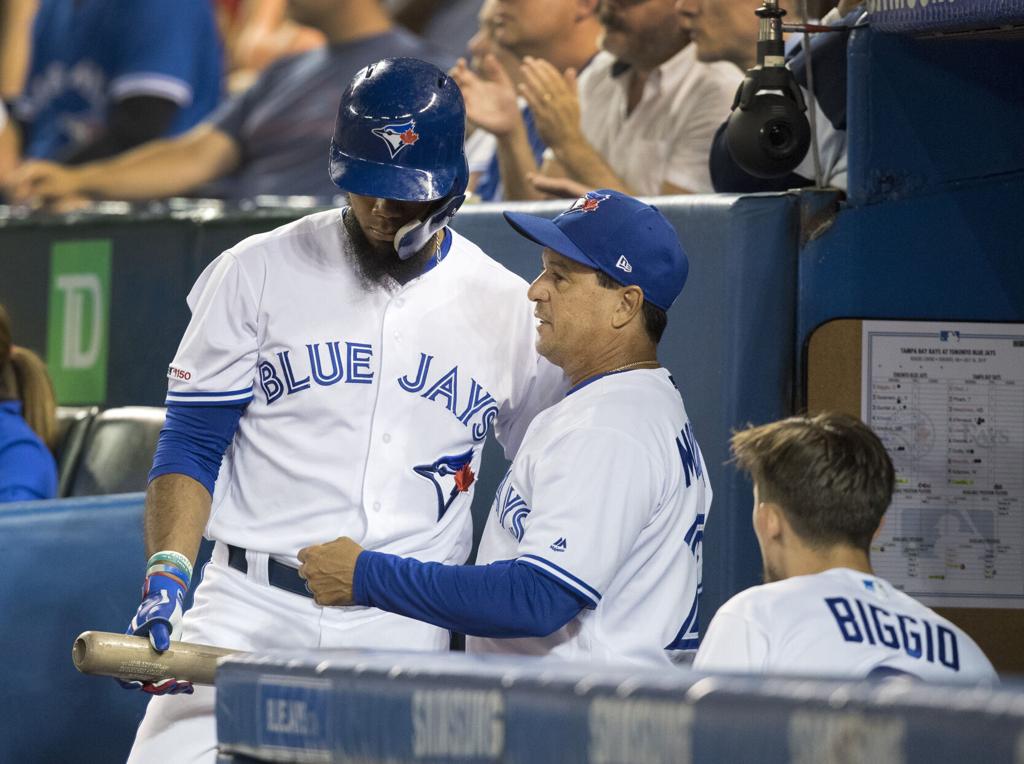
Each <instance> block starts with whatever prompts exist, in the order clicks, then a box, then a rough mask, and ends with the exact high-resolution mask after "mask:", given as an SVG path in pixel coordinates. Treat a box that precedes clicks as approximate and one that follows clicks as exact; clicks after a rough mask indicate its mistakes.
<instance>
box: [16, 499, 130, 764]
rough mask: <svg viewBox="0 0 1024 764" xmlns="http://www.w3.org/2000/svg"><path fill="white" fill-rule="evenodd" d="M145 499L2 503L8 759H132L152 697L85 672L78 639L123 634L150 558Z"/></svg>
mask: <svg viewBox="0 0 1024 764" xmlns="http://www.w3.org/2000/svg"><path fill="white" fill-rule="evenodd" d="M142 502H143V495H142V494H141V493H132V494H122V495H118V496H97V497H90V498H84V499H55V500H53V501H38V502H25V503H19V504H4V505H0V560H3V563H2V565H3V586H0V613H2V614H3V628H2V629H0V677H3V685H4V690H3V692H0V720H2V721H0V725H2V729H3V732H2V734H0V761H26V762H28V761H32V762H36V761H38V762H44V761H67V762H95V761H124V759H125V758H126V757H127V755H128V749H129V748H130V746H131V742H132V739H133V737H134V734H135V727H136V726H137V724H138V722H139V720H140V719H141V718H142V713H143V710H144V708H145V704H146V696H143V694H142V693H129V692H126V691H125V690H122V689H121V688H119V687H118V686H117V685H116V684H115V682H114V681H113V680H112V679H105V678H101V677H89V676H84V675H82V674H79V673H78V672H77V671H76V670H75V667H74V666H73V665H72V663H71V645H72V643H73V641H74V638H75V637H76V636H77V635H78V634H79V633H81V632H83V631H86V630H88V629H96V630H101V631H118V632H122V631H124V630H125V627H126V626H127V625H128V620H129V619H130V618H131V616H132V613H133V612H134V610H135V606H136V604H137V603H138V601H139V591H140V586H141V584H142V575H143V572H144V570H145V565H146V558H145V551H144V549H143V545H142Z"/></svg>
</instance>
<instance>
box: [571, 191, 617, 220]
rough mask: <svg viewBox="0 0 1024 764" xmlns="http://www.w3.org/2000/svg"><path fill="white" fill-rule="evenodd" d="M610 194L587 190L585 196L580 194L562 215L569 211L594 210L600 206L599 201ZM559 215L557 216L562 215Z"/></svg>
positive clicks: (608, 197)
mask: <svg viewBox="0 0 1024 764" xmlns="http://www.w3.org/2000/svg"><path fill="white" fill-rule="evenodd" d="M610 198H611V195H610V194H599V193H598V192H597V191H588V192H587V195H586V196H581V197H580V198H579V199H577V200H576V201H575V202H573V203H572V206H571V207H570V208H569V209H567V210H566V211H565V212H563V213H562V215H568V214H569V213H571V212H595V211H596V210H597V208H598V207H600V206H601V202H603V201H604V200H605V199H610ZM562 215H559V216H558V217H562Z"/></svg>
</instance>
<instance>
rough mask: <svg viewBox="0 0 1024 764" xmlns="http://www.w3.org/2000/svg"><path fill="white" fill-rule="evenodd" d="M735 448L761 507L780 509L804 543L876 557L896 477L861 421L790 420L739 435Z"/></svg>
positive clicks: (832, 417)
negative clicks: (841, 546)
mask: <svg viewBox="0 0 1024 764" xmlns="http://www.w3.org/2000/svg"><path fill="white" fill-rule="evenodd" d="M731 447H732V454H733V459H734V461H735V462H736V464H737V466H739V468H740V469H742V470H744V471H746V472H748V473H750V476H751V478H753V480H754V483H755V485H757V490H758V497H759V499H760V500H761V501H767V502H772V503H773V504H777V505H778V506H779V507H780V508H781V509H782V511H783V512H784V513H785V515H786V518H787V519H788V520H789V522H790V524H791V525H792V526H793V530H794V531H796V533H797V534H799V535H800V537H801V538H802V539H804V541H806V542H807V543H809V544H811V545H814V546H830V545H833V544H837V543H845V544H850V545H852V546H854V547H856V548H858V549H862V550H864V551H865V552H867V551H869V550H870V547H871V539H872V537H873V536H874V534H875V531H876V530H877V529H878V525H879V523H881V521H882V516H883V515H884V514H885V511H886V509H888V508H889V502H890V501H891V500H892V492H893V488H894V486H895V480H896V475H895V470H894V469H893V466H892V460H891V459H890V458H889V454H888V453H886V450H885V446H883V445H882V441H880V440H879V439H878V436H877V435H875V433H873V432H872V431H871V429H870V428H869V427H868V426H867V425H865V424H864V423H863V422H861V421H860V420H859V419H856V418H854V417H851V416H848V415H846V414H838V413H823V414H817V415H815V416H795V417H790V418H789V419H783V420H781V421H778V422H772V423H770V424H765V425H761V426H760V427H750V428H748V429H746V430H742V431H740V432H737V433H734V434H733V436H732V441H731Z"/></svg>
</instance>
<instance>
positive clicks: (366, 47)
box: [12, 0, 453, 204]
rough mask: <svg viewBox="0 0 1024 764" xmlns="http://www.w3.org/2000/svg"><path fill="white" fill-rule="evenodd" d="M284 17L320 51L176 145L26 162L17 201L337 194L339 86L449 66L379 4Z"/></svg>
mask: <svg viewBox="0 0 1024 764" xmlns="http://www.w3.org/2000/svg"><path fill="white" fill-rule="evenodd" d="M288 13H289V15H290V17H291V18H292V19H293V20H294V21H296V22H297V23H299V24H305V25H307V26H310V27H313V28H314V29H319V30H320V31H321V32H323V33H324V35H325V37H326V38H327V40H328V45H327V46H325V47H323V48H318V49H316V50H312V51H309V52H308V53H303V54H301V55H299V56H294V57H291V58H286V59H282V60H280V61H277V62H276V63H274V64H272V65H271V66H270V67H269V68H268V69H267V70H266V71H265V72H264V73H263V74H262V75H261V76H260V78H259V79H258V80H257V81H256V83H255V84H254V85H253V86H252V87H251V88H250V89H249V90H247V91H246V92H245V93H241V94H239V95H237V96H235V97H233V98H231V99H230V100H229V101H227V102H226V103H224V104H223V105H222V106H221V107H220V108H219V109H218V110H217V111H216V112H215V113H214V114H213V115H212V116H211V117H210V118H209V119H207V120H206V121H204V122H202V123H200V124H199V125H197V126H196V127H194V128H193V129H192V130H190V131H189V132H187V133H185V134H184V135H182V136H179V137H177V138H174V139H171V140H165V141H153V142H150V143H147V144H145V145H143V146H139V147H138V148H136V149H135V150H133V151H130V152H128V153H126V154H123V155H122V156H119V157H116V158H114V159H111V160H108V161H105V162H95V163H90V164H86V165H83V166H81V167H74V168H70V167H60V166H58V165H54V164H49V163H47V164H41V163H35V164H30V165H27V166H26V167H24V168H23V169H21V170H19V171H18V172H16V173H15V176H14V178H13V179H12V194H13V196H14V197H15V199H17V200H19V201H24V202H33V203H43V202H48V203H51V204H52V203H55V202H59V201H60V200H61V199H63V198H65V197H67V196H69V195H74V194H86V195H88V196H91V197H93V198H98V199H155V198H162V197H167V196H180V195H191V196H212V197H220V198H224V199H229V200H237V199H241V198H245V197H253V196H257V195H259V194H274V195H290V194H303V195H308V196H315V197H321V198H324V199H332V198H333V197H334V195H335V194H336V192H337V188H336V187H335V186H334V184H333V183H331V179H330V177H329V175H328V174H327V172H326V171H325V170H324V157H325V156H326V155H327V154H326V152H327V145H326V144H325V143H324V136H325V135H330V134H331V133H332V132H333V130H334V120H335V116H336V113H337V107H338V98H339V96H340V94H341V91H342V90H343V89H344V86H345V83H347V82H348V81H349V80H351V79H352V76H353V75H354V74H355V73H356V72H357V71H358V70H359V69H360V68H362V67H364V66H366V65H367V64H368V63H371V62H373V61H376V60H379V59H381V58H387V57H395V56H410V57H414V58H420V59H423V60H425V61H429V62H431V63H433V64H436V65H437V66H440V67H442V68H448V67H449V66H451V64H452V63H453V62H452V59H451V57H449V56H448V55H447V54H445V53H442V52H440V51H438V50H437V49H435V48H432V47H430V46H428V45H426V44H425V43H424V42H423V41H422V40H420V39H419V38H418V37H416V36H414V35H413V34H411V33H409V32H406V31H405V30H402V29H399V28H397V27H395V26H394V25H393V23H392V21H391V19H390V18H389V17H388V15H387V14H386V13H385V12H384V11H383V9H382V8H381V6H380V3H379V2H378V0H348V1H347V2H344V3H340V2H336V0H289V2H288Z"/></svg>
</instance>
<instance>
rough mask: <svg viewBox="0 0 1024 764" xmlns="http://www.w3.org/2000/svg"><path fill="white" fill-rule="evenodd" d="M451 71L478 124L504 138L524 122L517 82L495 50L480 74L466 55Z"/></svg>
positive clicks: (485, 60)
mask: <svg viewBox="0 0 1024 764" xmlns="http://www.w3.org/2000/svg"><path fill="white" fill-rule="evenodd" d="M449 74H450V75H451V77H452V79H453V80H455V83H456V84H457V85H458V86H459V89H460V90H461V91H462V97H463V100H464V101H465V102H466V117H468V118H469V121H470V122H472V123H473V124H474V125H476V126H477V127H481V128H483V129H484V130H486V131H487V132H489V133H493V134H494V135H497V136H498V137H501V136H503V135H508V134H509V133H511V132H512V131H513V130H514V129H515V128H516V127H518V126H519V125H521V124H522V117H521V116H520V114H519V104H518V103H516V88H515V85H514V84H513V83H512V79H511V78H510V77H509V76H508V72H506V71H505V69H504V67H502V65H501V64H500V63H499V62H498V59H497V57H496V56H495V55H494V54H493V53H488V54H487V55H486V56H484V60H483V62H482V67H481V71H480V73H479V74H478V73H477V72H474V71H473V70H472V69H470V68H469V65H468V64H467V63H466V59H464V58H460V59H459V61H458V63H456V64H455V66H454V67H452V69H451V71H450V72H449Z"/></svg>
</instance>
